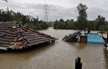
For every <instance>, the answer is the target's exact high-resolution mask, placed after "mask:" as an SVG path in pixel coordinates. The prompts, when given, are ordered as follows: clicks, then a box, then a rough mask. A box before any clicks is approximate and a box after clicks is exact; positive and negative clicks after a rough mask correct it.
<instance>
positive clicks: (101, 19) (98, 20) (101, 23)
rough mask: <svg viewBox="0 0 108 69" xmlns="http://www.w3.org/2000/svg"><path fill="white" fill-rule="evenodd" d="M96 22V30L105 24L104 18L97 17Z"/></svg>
mask: <svg viewBox="0 0 108 69" xmlns="http://www.w3.org/2000/svg"><path fill="white" fill-rule="evenodd" d="M96 22H97V26H96V30H99V27H100V26H101V25H105V23H106V21H105V17H103V16H100V15H98V17H97V19H96Z"/></svg>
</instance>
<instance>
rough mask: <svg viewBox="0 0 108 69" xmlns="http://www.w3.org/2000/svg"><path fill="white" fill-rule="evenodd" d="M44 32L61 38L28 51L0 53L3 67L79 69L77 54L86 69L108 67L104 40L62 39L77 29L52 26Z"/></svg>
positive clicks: (8, 68) (18, 68)
mask: <svg viewBox="0 0 108 69" xmlns="http://www.w3.org/2000/svg"><path fill="white" fill-rule="evenodd" d="M41 32H43V33H46V34H49V35H51V36H53V37H57V38H59V40H57V41H56V42H55V43H54V44H49V45H45V46H44V47H41V48H36V49H33V50H30V51H26V52H7V53H3V54H0V69H75V58H77V57H81V61H82V69H108V51H107V50H105V49H104V44H92V43H72V42H68V43H67V42H63V41H62V38H63V37H64V36H65V35H67V34H70V33H73V32H75V30H60V29H59V30H54V29H53V28H49V29H47V30H42V31H41ZM93 32H96V31H93ZM105 36H106V35H105Z"/></svg>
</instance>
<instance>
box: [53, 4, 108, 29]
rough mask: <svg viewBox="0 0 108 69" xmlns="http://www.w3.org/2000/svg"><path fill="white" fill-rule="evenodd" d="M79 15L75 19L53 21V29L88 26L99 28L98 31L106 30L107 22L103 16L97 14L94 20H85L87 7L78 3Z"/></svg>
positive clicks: (107, 27)
mask: <svg viewBox="0 0 108 69" xmlns="http://www.w3.org/2000/svg"><path fill="white" fill-rule="evenodd" d="M77 9H78V13H79V16H78V18H77V21H74V20H73V19H71V20H69V19H68V20H66V21H64V20H63V19H60V20H59V21H57V20H56V21H55V22H54V28H55V29H79V30H82V29H85V28H87V27H88V28H90V29H91V30H100V31H108V22H107V21H106V20H105V17H103V16H100V15H99V16H98V17H97V19H95V20H92V21H91V20H87V13H86V10H87V9H88V7H87V6H86V5H83V4H82V3H80V4H79V5H78V6H77Z"/></svg>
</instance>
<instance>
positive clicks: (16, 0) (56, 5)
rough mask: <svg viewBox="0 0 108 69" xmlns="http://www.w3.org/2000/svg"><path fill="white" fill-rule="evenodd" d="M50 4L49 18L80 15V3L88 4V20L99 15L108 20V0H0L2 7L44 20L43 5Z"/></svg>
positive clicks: (66, 17) (51, 19)
mask: <svg viewBox="0 0 108 69" xmlns="http://www.w3.org/2000/svg"><path fill="white" fill-rule="evenodd" d="M46 3H47V4H48V7H49V8H48V10H49V13H48V20H49V21H55V20H56V19H57V20H59V19H61V18H62V19H64V20H66V19H74V20H76V19H77V17H78V11H77V8H76V7H77V6H78V4H79V3H82V4H85V5H87V7H88V9H87V14H88V18H87V19H88V20H94V19H96V18H97V16H98V15H101V16H104V17H105V18H106V20H107V21H108V0H8V3H6V2H5V1H3V0H0V9H6V7H9V9H12V10H14V11H15V12H21V13H23V14H25V15H31V16H33V17H37V16H38V17H39V19H40V20H44V13H43V6H44V5H45V4H46Z"/></svg>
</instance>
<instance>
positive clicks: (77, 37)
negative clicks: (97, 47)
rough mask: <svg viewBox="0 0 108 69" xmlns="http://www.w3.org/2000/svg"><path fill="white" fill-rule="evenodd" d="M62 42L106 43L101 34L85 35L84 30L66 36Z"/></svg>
mask: <svg viewBox="0 0 108 69" xmlns="http://www.w3.org/2000/svg"><path fill="white" fill-rule="evenodd" d="M62 40H63V41H65V42H83V43H105V40H104V39H103V37H101V36H100V35H99V34H96V33H85V32H84V30H81V31H78V32H75V33H72V34H69V35H66V36H65V37H64V38H63V39H62Z"/></svg>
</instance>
